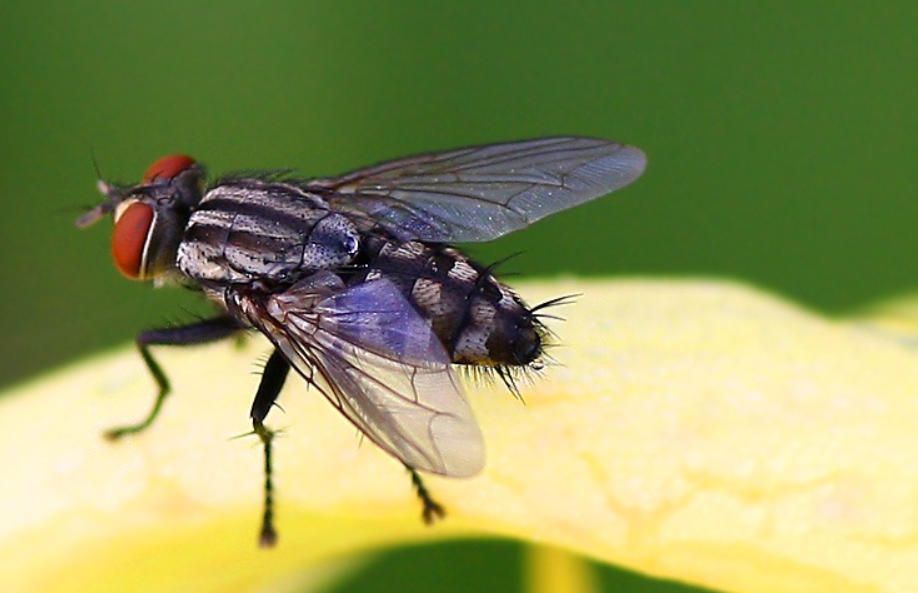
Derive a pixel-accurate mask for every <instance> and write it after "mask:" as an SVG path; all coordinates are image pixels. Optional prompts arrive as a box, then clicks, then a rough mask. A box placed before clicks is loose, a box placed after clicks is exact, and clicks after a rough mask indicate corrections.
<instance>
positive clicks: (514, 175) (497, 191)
mask: <svg viewBox="0 0 918 593" xmlns="http://www.w3.org/2000/svg"><path fill="white" fill-rule="evenodd" d="M646 163H647V159H646V157H645V156H644V153H643V152H641V151H640V150H639V149H637V148H634V147H633V146H626V145H624V144H618V143H616V142H610V141H608V140H599V139H594V138H576V137H557V138H542V139H539V140H528V141H523V142H512V143H507V144H491V145H484V146H473V147H469V148H462V149H459V150H453V151H450V152H442V153H436V154H426V155H419V156H415V157H410V158H406V159H401V160H396V161H391V162H388V163H382V164H380V165H376V166H375V167H370V168H368V169H362V170H359V171H354V172H353V173H350V174H347V175H344V176H343V177H340V178H336V179H318V180H315V181H312V182H310V183H309V184H307V189H311V190H315V191H324V192H326V193H327V192H329V191H330V192H331V195H330V196H328V200H329V202H330V203H331V204H332V206H333V207H335V208H336V209H340V210H344V211H348V210H350V211H354V212H358V213H361V214H365V215H368V216H369V217H370V218H372V219H374V220H376V221H378V223H379V224H380V225H382V226H383V227H385V228H387V229H388V230H390V231H391V232H393V233H394V234H395V235H396V236H398V237H399V238H400V239H402V240H407V239H419V240H421V241H434V242H459V243H463V242H478V241H490V240H492V239H496V238H497V237H500V236H501V235H505V234H507V233H512V232H513V231H517V230H519V229H522V228H524V227H527V226H529V225H530V224H532V223H534V222H535V221H537V220H540V219H542V218H544V217H546V216H549V215H551V214H554V213H555V212H560V211H561V210H566V209H568V208H572V207H574V206H577V205H578V204H582V203H584V202H588V201H590V200H593V199H595V198H598V197H600V196H603V195H605V194H607V193H609V192H612V191H615V190H617V189H619V188H622V187H624V186H626V185H628V184H629V183H631V182H632V181H634V180H635V179H637V178H638V177H640V175H641V173H643V172H644V167H645V166H646Z"/></svg>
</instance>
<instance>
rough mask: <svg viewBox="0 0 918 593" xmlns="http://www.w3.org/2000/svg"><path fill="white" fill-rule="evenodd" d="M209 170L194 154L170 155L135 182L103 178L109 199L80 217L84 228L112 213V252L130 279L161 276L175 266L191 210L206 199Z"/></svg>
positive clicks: (116, 265)
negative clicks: (119, 183)
mask: <svg viewBox="0 0 918 593" xmlns="http://www.w3.org/2000/svg"><path fill="white" fill-rule="evenodd" d="M203 177H204V171H203V169H202V168H201V166H200V165H198V164H197V163H195V162H194V160H193V159H191V158H190V157H187V156H184V155H171V156H167V157H164V158H161V159H159V160H158V161H156V162H155V163H153V164H152V165H150V167H149V168H148V169H147V172H146V173H145V174H144V176H143V181H141V182H140V183H138V184H136V185H130V186H116V185H112V184H109V183H106V182H105V181H102V180H101V179H100V180H99V182H98V186H99V191H101V192H102V194H103V195H104V196H105V197H106V198H107V199H106V200H105V201H104V202H102V203H101V204H99V205H98V206H96V207H95V208H93V209H92V210H90V211H89V212H87V213H86V214H84V215H83V216H81V217H80V218H78V219H77V221H76V224H77V226H78V227H80V228H85V227H87V226H89V225H91V224H93V223H95V222H97V221H98V220H100V219H101V218H103V217H104V216H105V215H106V214H108V213H111V214H112V217H113V219H114V223H115V227H114V230H113V231H112V258H113V259H114V261H115V267H117V268H118V270H119V271H120V272H121V273H122V274H124V276H125V277H127V278H130V279H131V280H153V281H162V280H163V279H164V278H165V277H166V276H167V275H168V274H169V273H170V272H173V271H174V270H175V256H176V252H177V250H178V246H179V243H180V242H181V238H182V231H183V229H184V228H185V224H186V223H187V222H188V217H189V216H190V215H191V210H192V209H193V208H194V207H195V206H196V205H197V203H198V202H199V201H200V200H201V194H202V191H203Z"/></svg>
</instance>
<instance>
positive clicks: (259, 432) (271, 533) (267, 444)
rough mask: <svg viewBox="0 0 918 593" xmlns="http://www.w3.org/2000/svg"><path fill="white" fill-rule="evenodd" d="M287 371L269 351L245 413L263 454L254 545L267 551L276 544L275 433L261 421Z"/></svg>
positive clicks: (279, 357) (279, 356) (281, 360)
mask: <svg viewBox="0 0 918 593" xmlns="http://www.w3.org/2000/svg"><path fill="white" fill-rule="evenodd" d="M289 372H290V363H288V362H287V359H286V358H284V357H283V355H282V354H281V353H280V351H278V350H275V351H274V352H272V353H271V357H270V358H268V362H267V364H265V370H264V373H262V375H261V383H260V384H259V385H258V391H257V392H256V393H255V401H253V402H252V411H251V412H250V414H249V415H250V416H251V417H252V429H253V431H254V433H255V435H256V436H258V438H259V439H261V443H262V446H263V447H264V451H265V489H264V512H263V513H262V518H261V531H260V533H259V535H258V545H259V546H261V547H262V548H270V547H273V546H274V545H275V544H276V543H277V531H276V530H275V529H274V480H273V471H274V465H273V461H272V450H273V447H272V445H273V443H274V435H275V434H277V433H276V432H275V431H273V430H271V429H269V428H268V427H266V426H265V425H264V419H265V417H266V416H267V415H268V412H270V411H271V407H272V406H273V405H274V402H275V401H277V397H278V396H279V395H280V391H281V389H282V388H283V387H284V381H286V380H287V374H288V373H289Z"/></svg>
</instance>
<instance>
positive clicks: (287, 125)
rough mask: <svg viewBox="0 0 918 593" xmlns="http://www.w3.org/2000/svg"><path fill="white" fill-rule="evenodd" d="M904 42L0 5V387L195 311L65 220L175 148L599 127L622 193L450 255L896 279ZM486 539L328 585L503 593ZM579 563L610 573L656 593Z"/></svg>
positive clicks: (228, 153)
mask: <svg viewBox="0 0 918 593" xmlns="http://www.w3.org/2000/svg"><path fill="white" fill-rule="evenodd" d="M916 30H918V4H914V3H912V4H908V3H898V4H894V3H877V2H872V3H864V2H847V1H845V2H843V1H837V0H836V1H831V2H829V1H825V2H795V1H786V2H769V3H767V4H765V3H758V4H753V3H728V2H724V1H723V0H719V1H713V0H709V1H704V2H700V1H696V2H684V1H676V0H671V1H666V2H662V1H661V2H653V3H650V2H640V1H637V0H633V1H629V2H611V1H607V2H594V3H584V4H574V3H560V2H548V1H544V0H539V1H535V2H529V3H526V4H522V3H520V4H515V5H510V4H509V3H508V4H505V5H498V4H497V3H496V2H494V1H493V0H492V1H479V0H472V1H466V2H463V3H461V4H459V3H434V2H425V1H421V0H412V1H408V2H401V3H392V2H385V3H383V2H363V3H358V2H343V1H339V2H326V1H322V2H319V1H310V2H294V1H286V2H285V1H280V0H271V1H262V2H251V3H242V2H235V3H231V2H196V3H191V2H175V1H160V2H157V3H155V4H153V3H149V4H148V3H144V2H135V3H131V4H130V5H128V4H127V3H123V2H114V1H105V2H98V1H96V2H85V1H84V2H77V1H74V2H55V1H54V0H50V1H49V2H42V3H36V2H23V1H11V0H7V1H5V2H4V3H3V4H2V6H0V49H2V51H0V84H2V89H0V91H2V92H0V130H2V135H0V151H2V153H0V156H2V158H0V189H2V194H0V195H2V196H3V198H2V199H3V200H4V206H5V208H4V209H3V212H2V214H0V237H2V240H3V245H2V250H0V268H2V271H3V276H2V277H3V290H2V292H0V303H2V306H0V327H2V329H3V332H2V334H0V387H3V386H8V385H10V384H12V383H14V382H17V381H21V380H24V379H27V378H28V377H31V376H35V374H37V373H39V372H41V371H42V370H45V369H49V368H52V367H54V366H57V365H60V364H63V363H65V362H66V361H71V360H74V359H77V358H78V357H81V356H84V355H86V354H88V353H90V352H93V351H96V350H99V349H102V348H105V347H109V346H112V345H114V344H117V343H123V342H125V341H126V340H128V339H130V337H131V336H133V334H134V333H136V332H137V331H138V330H140V329H142V328H146V327H150V326H155V325H158V324H163V323H164V322H169V321H171V320H175V319H182V318H183V317H185V316H187V313H185V312H184V311H188V310H200V309H201V305H200V304H199V303H198V302H197V301H196V299H195V298H194V297H193V295H190V294H187V293H185V292H184V291H179V290H173V291H168V290H162V291H152V290H151V289H150V288H149V287H148V286H144V285H141V284H136V283H130V282H127V281H124V280H122V279H121V278H120V277H119V276H118V273H117V272H116V271H115V269H114V267H113V266H112V265H111V264H110V259H109V255H108V239H109V236H108V235H109V227H110V225H109V224H108V223H103V224H99V225H98V226H97V227H94V228H92V229H91V230H89V231H85V232H82V233H81V232H77V230H76V229H75V228H74V227H73V219H74V218H75V217H76V216H77V214H78V213H79V207H80V206H88V205H92V204H94V203H95V202H96V201H97V200H98V199H99V198H98V196H97V195H96V194H95V189H94V181H95V176H94V171H93V164H92V158H91V154H92V153H93V152H94V153H95V155H96V157H97V159H98V161H99V164H100V167H101V169H102V172H103V173H104V175H105V176H107V177H108V178H110V179H114V180H123V181H129V180H135V179H136V178H137V177H139V175H140V174H141V173H142V171H143V170H144V169H145V168H146V166H147V165H148V164H150V163H151V162H152V161H153V160H154V159H156V158H158V157H160V156H162V155H164V154H169V153H174V152H187V153H189V154H192V155H195V156H197V158H199V159H200V160H201V161H203V162H205V163H207V164H208V165H209V166H210V167H211V169H212V170H213V171H216V172H220V171H227V170H232V169H244V168H276V167H286V166H293V167H297V168H299V169H300V170H302V171H303V172H304V173H306V174H309V175H330V174H333V173H337V172H342V171H345V170H349V169H351V168H354V167H357V166H361V165H367V164H370V163H373V162H376V161H379V160H381V159H385V158H390V157H396V156H400V155H404V154H409V153H415V152H418V151H424V150H433V149H445V148H451V147H456V146H461V145H464V144H469V143H480V142H491V141H498V140H509V139H519V138H528V137H535V136H543V135H552V134H584V135H592V136H602V137H609V138H615V139H619V140H622V141H625V142H628V143H632V144H636V145H638V146H640V147H642V148H643V149H645V150H646V151H647V153H648V154H649V157H650V167H649V169H648V172H647V174H646V176H645V178H644V179H642V180H641V181H640V182H639V183H638V184H637V185H635V186H634V187H632V188H629V189H627V190H625V191H624V192H623V193H622V194H620V195H616V196H614V197H611V198H608V199H604V200H600V201H598V202H596V203H593V204H590V205H588V206H584V207H582V208H579V209H576V210H574V211H571V212H569V213H565V214H563V215H559V216H556V217H553V218H551V219H549V220H546V221H544V222H543V223H540V224H539V225H537V226H536V227H534V228H532V229H530V230H527V231H526V232H523V233H519V234H518V235H514V236H511V237H508V238H506V239H502V240H500V241H498V242H495V243H493V244H489V245H482V246H476V247H475V249H474V253H475V254H476V255H477V256H479V257H480V258H481V259H482V260H484V261H486V262H487V261H491V260H494V259H498V258H500V257H502V256H504V255H506V254H509V253H513V252H516V251H523V252H524V255H523V256H522V257H519V258H517V259H515V260H513V262H512V264H511V265H510V268H511V269H512V270H513V271H516V272H520V273H523V274H525V275H530V276H532V275H539V276H552V275H558V274H562V273H565V274H570V273H573V274H582V275H586V274H589V275H616V276H628V275H653V276H660V275H670V276H671V275H679V276H699V275H703V276H722V277H729V278H735V279H740V280H743V281H747V282H749V283H753V284H757V285H761V286H764V287H767V288H768V289H770V290H773V291H775V292H778V293H781V294H784V295H786V296H788V297H789V298H791V299H794V300H797V301H800V302H802V303H804V304H806V305H807V306H810V307H814V308H818V309H821V310H824V311H827V312H830V313H836V312H842V311H845V310H848V309H851V308H856V307H858V306H861V305H863V304H866V303H869V302H871V301H873V300H876V299H879V298H882V297H886V296H890V295H892V294H895V293H898V292H902V291H908V290H911V289H914V288H915V286H916V284H918V271H915V270H914V266H913V265H912V264H913V258H914V252H915V247H916V245H918V236H916V235H915V234H914V233H913V232H911V230H912V228H913V225H914V222H915V221H916V220H918V200H915V199H914V188H915V186H916V182H918V179H916V177H918V176H916V170H918V169H916V167H915V164H914V159H915V156H916V155H918V146H916V142H918V140H916V138H918V136H916V131H918V126H916V124H918V68H916V66H915V65H916V64H918V36H916V34H915V31H916ZM241 413H245V411H242V412H241ZM490 546H491V547H483V548H479V547H476V546H469V545H468V544H461V545H460V544H457V545H454V546H446V547H444V548H438V549H434V550H433V551H431V550H423V551H417V550H416V551H411V552H405V553H407V554H409V560H407V561H404V562H401V563H400V562H397V561H394V560H393V561H391V562H388V563H382V564H379V565H377V566H376V567H374V568H373V569H372V571H375V572H372V574H373V575H374V576H373V577H372V578H370V579H362V580H359V582H355V583H352V585H353V586H352V587H351V588H350V589H349V590H355V591H371V590H378V588H377V589H374V588H373V585H372V582H374V581H376V580H377V579H390V580H389V581H388V582H390V583H399V584H400V587H401V590H403V591H413V590H418V591H422V590H423V591H429V590H430V589H431V587H432V586H434V585H432V583H433V584H435V585H436V587H437V590H439V591H444V590H445V589H444V586H445V585H446V584H447V583H448V582H449V581H448V580H444V579H442V578H440V576H439V575H437V574H436V571H435V570H428V569H425V566H436V565H438V564H437V563H438V562H440V563H442V565H443V566H450V565H455V563H466V562H472V563H474V562H476V561H477V562H486V563H491V564H493V566H494V567H496V568H499V569H500V570H502V571H503V573H502V574H504V575H505V576H504V577H501V578H503V580H498V581H494V583H495V584H494V589H493V590H513V587H514V586H515V584H518V580H519V579H518V574H517V572H518V571H519V564H520V561H519V560H520V557H519V550H518V549H517V548H516V547H515V546H514V545H511V544H499V545H497V544H490ZM410 554H427V556H424V558H426V560H424V561H411V560H410V558H411V556H410ZM430 554H433V560H431V557H430ZM399 557H401V556H399ZM476 559H477V560H476ZM489 565H490V564H489ZM458 566H462V564H460V565H458ZM387 567H388V568H387ZM393 567H394V568H393ZM444 570H445V569H444ZM603 570H605V571H606V572H604V573H603V574H604V575H605V576H603V579H604V582H605V583H606V584H608V585H609V587H610V588H613V587H615V586H616V585H613V584H612V583H616V582H617V583H619V584H618V585H617V586H618V587H627V586H631V587H632V590H633V588H639V589H640V590H642V591H675V590H682V589H676V588H673V587H671V586H670V585H663V584H656V585H651V584H648V583H646V582H643V581H642V583H643V584H642V585H636V584H634V583H635V582H637V581H629V580H628V579H632V578H637V577H632V576H629V575H624V574H619V573H617V572H613V571H611V569H603ZM379 571H383V572H382V573H380V572H379ZM385 571H389V572H385ZM393 571H394V572H393ZM399 571H401V572H399ZM482 572H483V573H485V572H490V571H487V570H486V571H482ZM463 574H464V579H465V580H464V581H463V583H462V586H463V588H465V587H470V586H471V585H470V583H469V581H468V579H470V578H477V577H476V576H475V574H470V572H469V571H464V572H463ZM482 578H484V577H482ZM489 578H490V577H489ZM495 578H496V577H495ZM425 579H428V580H425ZM431 579H432V580H431ZM620 579H625V580H624V581H622V580H620ZM488 582H490V581H488ZM483 583H484V581H483ZM627 583H631V585H627ZM402 585H403V586H402ZM508 588H509V589H508Z"/></svg>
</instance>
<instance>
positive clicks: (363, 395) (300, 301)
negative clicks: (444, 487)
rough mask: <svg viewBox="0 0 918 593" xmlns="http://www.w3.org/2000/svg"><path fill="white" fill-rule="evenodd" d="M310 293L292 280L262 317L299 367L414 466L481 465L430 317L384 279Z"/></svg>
mask: <svg viewBox="0 0 918 593" xmlns="http://www.w3.org/2000/svg"><path fill="white" fill-rule="evenodd" d="M310 291H312V289H311V288H309V287H300V286H294V287H293V288H291V289H290V290H288V291H287V292H285V293H282V294H280V295H274V296H272V297H270V298H269V299H268V301H267V305H266V307H265V311H264V313H265V314H266V315H268V316H269V318H271V319H272V322H269V323H265V320H262V321H261V322H259V323H258V325H259V326H260V329H262V331H264V332H265V333H266V334H267V335H268V337H269V338H270V339H271V340H272V341H273V342H274V343H275V344H276V345H277V346H278V347H279V348H280V349H281V351H282V352H283V353H284V355H285V356H286V357H287V359H288V360H289V361H290V363H291V364H292V365H293V367H294V368H295V369H296V370H297V371H298V372H299V373H300V374H301V375H303V377H305V378H306V379H307V380H308V381H310V383H312V384H315V385H316V386H317V388H318V389H319V390H320V391H322V393H323V394H324V395H325V396H326V397H327V398H328V399H329V401H331V403H332V404H333V405H334V406H335V407H337V408H338V409H339V410H340V411H341V412H342V413H343V414H344V415H345V416H347V418H348V420H350V421H351V422H352V423H353V424H354V425H355V426H357V428H359V429H360V430H361V431H363V433H364V434H365V435H366V436H367V437H368V438H369V439H370V440H372V441H373V442H374V443H376V444H377V445H379V446H380V447H382V448H383V449H384V450H386V451H388V452H389V453H391V454H392V455H394V456H395V457H397V458H398V459H400V460H402V461H403V462H404V463H406V464H407V465H409V466H410V467H413V468H415V469H418V470H422V471H426V472H432V473H436V474H442V475H446V476H454V477H467V476H473V475H475V474H477V473H478V472H480V471H481V469H482V467H483V466H484V443H483V440H482V436H481V432H480V430H479V428H478V424H477V423H476V421H475V417H474V416H473V414H472V410H471V408H470V407H469V404H468V402H467V401H466V399H465V396H464V395H463V392H462V389H461V387H460V386H459V382H458V379H457V377H456V375H455V373H454V372H453V369H452V367H451V365H450V361H449V356H448V355H447V353H446V351H445V350H444V349H443V346H442V344H441V343H440V341H439V340H438V339H437V337H436V334H434V332H433V331H432V329H431V327H430V323H429V322H428V321H426V320H425V319H424V318H423V317H422V316H421V315H420V314H419V313H418V312H417V311H416V310H415V309H414V307H412V305H411V304H410V303H409V302H408V301H407V300H406V299H405V297H404V296H402V294H401V293H400V292H399V291H398V289H397V288H396V287H395V286H394V285H393V284H392V283H391V282H389V281H388V280H385V279H380V280H375V281H371V282H365V283H362V284H359V285H356V286H354V287H352V288H349V289H347V290H344V291H343V292H339V293H335V294H331V295H328V296H325V297H323V298H321V299H318V300H317V299H316V298H315V292H314V291H312V292H310ZM316 375H318V377H316ZM315 379H321V380H320V381H318V382H317V381H316V380H315Z"/></svg>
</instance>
